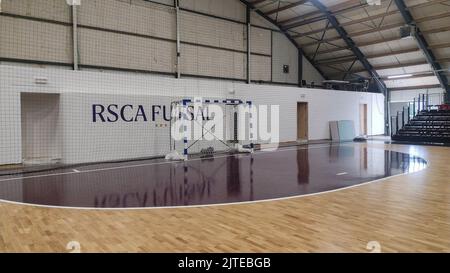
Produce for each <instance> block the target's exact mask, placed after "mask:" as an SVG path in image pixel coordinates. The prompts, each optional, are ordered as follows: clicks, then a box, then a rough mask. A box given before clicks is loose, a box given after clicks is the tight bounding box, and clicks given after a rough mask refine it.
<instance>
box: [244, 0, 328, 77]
mask: <svg viewBox="0 0 450 273" xmlns="http://www.w3.org/2000/svg"><path fill="white" fill-rule="evenodd" d="M240 1H241V3H243V4H244V5H246V6H247V7H249V8H250V9H251V10H254V11H255V12H256V13H257V14H258V15H259V16H261V17H262V18H264V19H266V20H267V21H268V22H269V23H271V24H273V25H275V26H277V27H278V28H279V29H280V32H281V33H283V34H284V35H285V36H286V38H287V39H288V40H289V41H290V42H291V43H292V44H293V45H294V46H295V47H296V48H297V50H298V52H299V54H300V55H301V56H304V57H305V58H306V59H307V60H308V61H309V62H310V63H311V65H312V66H313V67H314V68H315V69H316V70H317V72H319V74H320V75H321V76H322V77H323V78H324V79H326V80H327V79H328V77H327V76H326V75H325V73H323V71H322V70H321V69H320V67H318V66H317V65H316V64H315V62H314V61H313V60H312V59H311V58H309V57H308V56H307V55H306V54H305V52H304V51H303V49H302V48H301V47H300V45H299V44H298V43H297V41H295V40H294V39H293V38H292V37H291V35H290V34H289V33H288V32H287V31H285V30H283V29H282V28H281V26H280V25H279V24H278V23H277V22H275V20H273V19H272V18H270V17H269V16H267V15H266V14H264V13H263V12H262V11H260V10H258V9H256V8H255V6H254V4H252V3H250V2H249V1H246V0H240ZM254 2H255V1H254ZM254 2H253V3H254ZM299 65H300V64H299ZM298 80H299V82H301V80H302V79H298Z"/></svg>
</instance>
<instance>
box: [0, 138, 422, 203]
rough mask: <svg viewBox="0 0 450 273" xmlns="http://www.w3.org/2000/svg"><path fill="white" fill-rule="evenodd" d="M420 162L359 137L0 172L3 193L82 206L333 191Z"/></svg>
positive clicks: (233, 200) (256, 198)
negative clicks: (185, 157)
mask: <svg viewBox="0 0 450 273" xmlns="http://www.w3.org/2000/svg"><path fill="white" fill-rule="evenodd" d="M131 164H132V165H131ZM425 167H426V162H425V161H424V160H423V159H421V158H418V157H414V156H410V155H407V154H403V153H398V152H393V151H385V150H382V149H374V148H367V147H365V146H364V145H358V144H346V145H325V146H324V145H321V146H309V147H308V148H305V147H303V148H298V147H291V148H284V149H280V150H277V151H273V152H264V151H260V152H256V153H255V154H253V155H223V156H217V157H214V158H209V159H200V158H197V159H192V160H189V161H187V162H181V163H173V162H165V161H146V162H138V163H136V162H133V163H128V164H124V163H121V164H117V163H116V164H108V165H97V166H86V167H83V168H78V169H76V170H73V169H66V170H60V171H57V172H56V171H54V172H47V173H35V174H27V175H23V176H22V177H17V176H13V177H11V176H10V177H0V199H3V200H8V201H13V202H20V203H27V204H36V205H47V206H61V207H82V208H144V207H168V206H193V205H211V204H225V203H237V202H248V201H259V200H268V199H276V198H283V197H293V196H301V195H306V194H313V193H320V192H325V191H331V190H337V189H342V188H346V187H350V186H355V185H358V184H362V183H365V182H369V181H373V180H377V179H382V178H385V177H389V176H393V175H398V174H403V173H410V172H415V171H419V170H422V169H424V168H425Z"/></svg>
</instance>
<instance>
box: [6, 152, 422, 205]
mask: <svg viewBox="0 0 450 273" xmlns="http://www.w3.org/2000/svg"><path fill="white" fill-rule="evenodd" d="M420 159H422V160H424V161H425V163H426V164H425V167H424V168H423V169H421V170H417V171H412V172H409V173H401V174H397V175H393V176H388V177H384V178H381V179H378V180H373V181H369V182H364V183H360V184H356V185H353V186H348V187H343V188H339V189H334V190H329V191H322V192H316V193H309V194H303V195H294V196H289V197H280V198H273V199H262V200H256V201H244V202H232V203H219V204H207V205H190V206H167V207H135V208H93V207H67V206H47V205H39V204H32V203H21V202H16V201H9V200H3V199H0V201H1V202H3V203H6V204H13V205H21V206H28V207H37V208H49V209H67V210H84V211H89V210H98V211H143V210H167V209H191V208H209V207H225V206H240V205H253V204H260V203H268V202H275V201H285V200H292V199H300V198H305V197H311V196H317V195H323V194H329V193H334V192H340V191H344V190H349V189H354V188H358V187H362V186H365V185H369V184H375V183H378V182H383V181H386V180H388V179H391V178H395V177H400V176H406V175H410V174H414V173H418V172H422V171H424V170H426V169H427V168H429V166H430V165H429V163H428V161H426V160H425V159H424V158H421V157H420Z"/></svg>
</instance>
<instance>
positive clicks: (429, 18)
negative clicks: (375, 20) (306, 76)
mask: <svg viewBox="0 0 450 273" xmlns="http://www.w3.org/2000/svg"><path fill="white" fill-rule="evenodd" d="M449 16H450V12H445V13H440V14H436V15H430V16H427V17H422V18H420V19H417V20H416V22H417V23H422V22H427V21H433V20H436V19H442V18H445V17H449ZM404 25H405V23H403V22H402V23H394V24H389V25H385V26H381V27H377V28H371V29H368V30H363V31H358V32H353V33H349V34H348V35H350V36H351V37H358V36H363V35H366V34H370V33H374V32H378V31H383V30H389V29H395V28H400V27H401V26H404ZM449 30H450V26H445V27H441V28H437V29H433V30H430V31H426V32H427V33H438V32H445V31H449ZM340 39H341V37H339V36H335V37H331V38H327V39H323V40H319V41H313V42H310V43H304V44H302V47H307V46H312V45H317V44H318V43H329V42H334V41H338V40H340Z"/></svg>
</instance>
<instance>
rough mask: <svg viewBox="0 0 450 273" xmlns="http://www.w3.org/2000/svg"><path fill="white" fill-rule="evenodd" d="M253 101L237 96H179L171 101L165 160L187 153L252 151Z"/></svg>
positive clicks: (187, 154)
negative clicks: (192, 97) (168, 142)
mask: <svg viewBox="0 0 450 273" xmlns="http://www.w3.org/2000/svg"><path fill="white" fill-rule="evenodd" d="M253 108H254V107H253V104H252V102H251V101H245V102H244V101H242V100H240V99H202V98H195V99H182V100H179V101H174V102H172V105H171V109H172V119H171V124H170V141H171V143H170V147H171V151H170V153H169V154H167V156H166V159H168V160H187V159H188V158H189V156H191V155H202V156H207V155H213V154H217V153H230V152H233V153H252V152H253V147H254V143H253V140H254V137H255V134H254V132H253V128H254V126H253V123H254V121H253V117H254V115H253Z"/></svg>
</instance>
